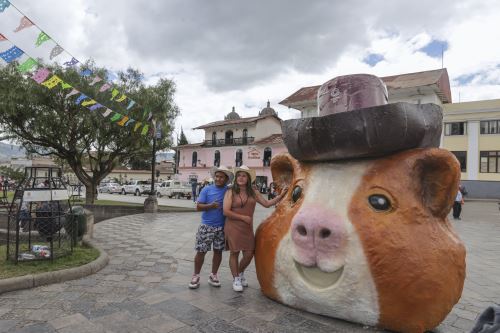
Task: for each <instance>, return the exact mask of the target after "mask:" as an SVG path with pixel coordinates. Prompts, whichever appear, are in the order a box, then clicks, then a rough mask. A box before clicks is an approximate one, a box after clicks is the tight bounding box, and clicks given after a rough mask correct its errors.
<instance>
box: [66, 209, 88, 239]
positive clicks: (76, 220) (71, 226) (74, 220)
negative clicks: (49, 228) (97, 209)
mask: <svg viewBox="0 0 500 333" xmlns="http://www.w3.org/2000/svg"><path fill="white" fill-rule="evenodd" d="M64 229H65V230H66V232H67V233H68V234H70V235H71V238H72V240H73V244H77V242H79V241H81V240H82V238H83V235H84V234H85V232H87V217H86V216H85V209H84V208H83V207H82V206H74V207H73V208H72V210H71V211H69V210H68V211H67V212H66V223H65V225H64Z"/></svg>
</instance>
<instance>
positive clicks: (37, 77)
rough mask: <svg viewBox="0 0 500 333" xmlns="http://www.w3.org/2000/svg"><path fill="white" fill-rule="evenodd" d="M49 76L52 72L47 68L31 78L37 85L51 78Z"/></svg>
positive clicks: (38, 71) (41, 69)
mask: <svg viewBox="0 0 500 333" xmlns="http://www.w3.org/2000/svg"><path fill="white" fill-rule="evenodd" d="M49 74H50V71H49V70H48V69H47V68H40V69H39V70H37V71H36V72H35V74H33V76H32V77H31V78H32V79H33V80H35V81H36V82H37V83H42V82H43V81H45V79H46V78H47V77H48V76H49Z"/></svg>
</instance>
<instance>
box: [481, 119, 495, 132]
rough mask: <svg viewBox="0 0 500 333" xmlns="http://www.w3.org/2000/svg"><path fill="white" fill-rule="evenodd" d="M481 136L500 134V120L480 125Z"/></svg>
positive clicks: (488, 121)
mask: <svg viewBox="0 0 500 333" xmlns="http://www.w3.org/2000/svg"><path fill="white" fill-rule="evenodd" d="M480 128H481V134H500V120H486V121H481V123H480Z"/></svg>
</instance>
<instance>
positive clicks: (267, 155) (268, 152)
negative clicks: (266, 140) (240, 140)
mask: <svg viewBox="0 0 500 333" xmlns="http://www.w3.org/2000/svg"><path fill="white" fill-rule="evenodd" d="M272 155H273V151H272V149H271V148H269V147H266V148H265V149H264V159H263V160H262V161H263V162H264V166H270V165H271V158H272Z"/></svg>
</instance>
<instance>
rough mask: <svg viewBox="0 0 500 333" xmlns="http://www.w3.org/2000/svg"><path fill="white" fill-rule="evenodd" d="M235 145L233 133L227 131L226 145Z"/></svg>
mask: <svg viewBox="0 0 500 333" xmlns="http://www.w3.org/2000/svg"><path fill="white" fill-rule="evenodd" d="M232 144H233V131H227V132H226V145H232Z"/></svg>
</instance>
